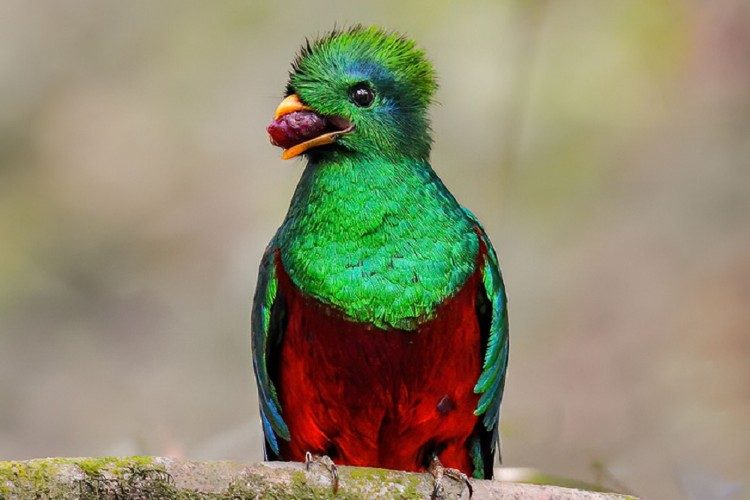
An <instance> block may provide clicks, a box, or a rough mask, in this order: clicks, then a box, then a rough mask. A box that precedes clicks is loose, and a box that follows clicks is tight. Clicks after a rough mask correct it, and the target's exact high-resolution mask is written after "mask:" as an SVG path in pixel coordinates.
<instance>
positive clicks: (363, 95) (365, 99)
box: [349, 83, 375, 108]
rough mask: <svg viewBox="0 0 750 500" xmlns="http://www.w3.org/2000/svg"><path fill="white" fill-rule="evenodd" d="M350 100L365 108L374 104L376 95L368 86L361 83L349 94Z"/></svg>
mask: <svg viewBox="0 0 750 500" xmlns="http://www.w3.org/2000/svg"><path fill="white" fill-rule="evenodd" d="M349 98H350V99H351V100H352V102H353V103H354V104H356V105H357V106H359V107H362V108H365V107H367V106H369V105H370V104H372V101H373V100H374V99H375V93H374V92H373V91H372V89H371V88H370V87H368V86H367V85H366V84H364V83H360V84H357V85H355V86H354V87H353V88H352V90H351V91H350V92H349Z"/></svg>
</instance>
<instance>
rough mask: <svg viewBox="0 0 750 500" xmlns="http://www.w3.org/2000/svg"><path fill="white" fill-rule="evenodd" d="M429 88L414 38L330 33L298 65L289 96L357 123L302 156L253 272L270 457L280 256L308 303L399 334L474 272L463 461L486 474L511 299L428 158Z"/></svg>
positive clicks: (430, 77) (281, 432) (475, 225)
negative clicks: (372, 94)
mask: <svg viewBox="0 0 750 500" xmlns="http://www.w3.org/2000/svg"><path fill="white" fill-rule="evenodd" d="M362 82H365V83H367V84H368V85H371V86H372V88H373V89H374V90H375V91H376V98H375V101H374V103H373V104H372V106H369V107H360V106H357V105H355V104H354V103H353V102H352V101H351V100H350V99H349V98H348V97H347V95H348V94H347V92H348V89H350V88H351V87H352V86H353V85H357V84H360V83H362ZM435 88H436V84H435V75H434V71H433V69H432V66H431V65H430V63H429V62H428V61H427V59H426V58H425V56H424V54H423V53H422V52H421V51H420V50H419V49H417V48H416V47H415V45H414V43H413V42H412V41H410V40H408V39H405V38H403V37H401V36H399V35H395V34H391V33H386V32H383V31H382V30H379V29H376V28H354V29H352V30H349V31H344V32H334V33H332V34H331V35H329V36H326V37H324V38H323V39H321V40H319V41H318V42H316V43H314V44H313V45H312V46H309V45H308V47H306V48H305V49H303V51H302V53H301V55H300V56H299V58H298V59H297V61H296V62H295V63H294V67H293V71H292V73H291V75H290V81H289V85H288V88H287V93H288V94H291V93H296V94H298V95H299V97H300V98H301V100H302V101H303V102H304V103H305V104H306V105H308V106H309V107H310V108H312V109H314V110H315V111H316V112H319V113H321V114H323V115H326V116H337V117H343V118H345V119H346V120H348V121H349V122H350V123H353V124H354V126H355V129H354V131H353V132H351V133H348V134H346V135H343V136H342V137H341V138H340V139H339V140H338V141H337V142H336V144H335V145H333V146H327V147H322V148H317V149H311V150H309V151H307V152H306V155H307V156H308V158H309V163H308V165H307V167H306V168H305V171H304V173H303V175H302V178H301V180H300V183H299V185H298V187H297V190H296V192H295V194H294V197H293V199H292V202H291V206H290V208H289V212H288V214H287V216H286V219H285V220H284V222H283V224H282V226H281V228H280V229H279V231H278V232H277V234H276V236H275V237H274V239H273V240H272V242H271V244H270V245H269V249H268V251H267V253H266V256H265V257H264V261H263V263H262V264H261V274H260V278H259V284H258V290H257V291H256V299H255V307H254V310H253V345H254V350H255V358H254V363H255V370H256V375H257V377H258V382H259V394H260V399H261V415H262V417H263V422H264V431H265V434H266V438H267V441H268V445H269V448H270V452H271V453H272V454H276V455H277V454H278V452H279V447H278V441H277V438H278V437H281V438H282V439H285V440H288V439H289V430H288V429H287V427H286V425H285V423H284V418H283V409H282V408H280V405H279V401H278V398H277V396H276V391H275V389H274V382H273V380H272V376H271V374H270V370H269V367H268V359H269V357H270V352H271V351H272V346H273V345H274V344H275V343H277V342H278V341H279V337H278V335H280V333H279V332H277V331H275V327H274V325H275V323H274V322H275V320H274V318H275V316H274V310H275V309H274V308H276V310H278V309H279V307H278V305H277V304H278V300H276V287H277V277H276V276H275V273H274V271H273V266H274V262H273V261H274V258H275V256H276V255H278V258H279V259H280V262H281V265H282V266H283V268H284V269H285V271H286V272H287V273H288V276H289V278H290V279H291V281H292V282H293V283H294V285H295V286H296V287H297V288H298V289H299V290H301V292H302V293H304V294H305V295H306V296H309V297H312V298H314V299H316V300H318V301H320V302H322V303H324V304H328V305H330V306H331V307H332V308H333V309H334V310H337V311H340V312H341V313H342V314H343V315H344V316H346V317H347V318H349V319H350V320H352V321H355V322H358V323H362V324H367V325H370V326H371V327H372V328H377V329H382V330H396V331H400V332H402V333H401V334H403V335H409V334H410V332H411V331H414V330H415V329H416V328H418V327H419V325H421V324H423V323H424V322H425V321H428V320H430V319H431V318H432V317H433V315H434V313H435V312H436V311H437V310H438V307H439V306H440V305H441V304H443V303H445V302H446V301H447V300H448V299H450V298H451V297H453V296H454V295H455V294H457V293H458V291H459V290H461V288H462V287H463V286H464V285H465V284H466V282H467V280H468V279H469V277H470V276H472V275H473V274H474V273H475V272H477V271H480V273H481V282H482V285H483V286H482V288H483V290H482V291H481V294H480V295H481V296H482V297H483V299H482V300H483V301H485V302H486V307H484V309H485V310H483V311H479V310H478V311H477V314H478V315H483V317H486V321H485V320H484V319H481V320H480V322H482V323H483V324H486V332H485V333H484V334H483V335H485V336H486V337H485V341H486V345H485V346H483V353H484V362H483V365H482V367H481V375H480V376H479V379H478V380H477V381H476V383H475V382H474V381H473V380H472V382H471V383H472V384H474V383H475V386H474V391H475V392H476V393H477V394H480V397H479V402H478V405H477V408H476V409H475V414H476V415H477V416H481V418H482V423H481V426H482V428H483V430H482V432H481V435H479V436H477V438H476V440H475V441H473V442H472V444H471V446H470V447H469V448H470V449H469V453H471V456H472V460H473V463H474V465H475V474H476V475H477V476H482V475H484V474H485V473H488V474H491V461H492V455H493V453H494V448H495V442H496V439H497V420H498V413H499V407H500V401H501V399H502V391H503V386H504V382H505V370H506V365H507V354H508V321H507V308H506V297H505V291H504V287H503V282H502V277H501V275H500V270H499V265H498V262H497V257H496V255H495V252H494V250H493V249H492V246H491V244H490V241H489V239H488V238H487V236H486V234H485V233H484V230H483V229H481V226H480V225H479V222H478V221H477V220H476V218H475V217H474V216H473V215H472V214H471V213H470V212H468V211H467V210H465V209H464V208H463V207H461V206H460V205H459V204H458V203H457V202H456V200H455V198H454V197H453V196H452V195H451V193H450V192H449V191H448V189H447V188H446V187H445V185H444V184H443V183H442V181H440V179H439V178H438V177H437V175H436V174H435V172H434V171H433V170H432V168H431V166H430V164H429V162H428V161H429V152H430V144H431V138H430V133H429V120H428V118H427V108H428V106H429V104H430V102H431V99H432V95H433V93H434V90H435ZM480 257H481V258H480ZM478 266H479V269H478ZM278 321H281V320H278ZM487 460H489V462H490V463H489V465H488V464H487ZM479 464H481V465H482V468H481V469H482V470H478V468H479ZM488 467H489V471H490V472H487V470H488V469H487V468H488Z"/></svg>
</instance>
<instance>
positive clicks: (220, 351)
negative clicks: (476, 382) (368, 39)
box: [0, 0, 750, 498]
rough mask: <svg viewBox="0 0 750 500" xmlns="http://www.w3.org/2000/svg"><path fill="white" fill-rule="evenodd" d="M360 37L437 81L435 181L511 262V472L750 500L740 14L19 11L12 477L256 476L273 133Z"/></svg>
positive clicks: (649, 5)
mask: <svg viewBox="0 0 750 500" xmlns="http://www.w3.org/2000/svg"><path fill="white" fill-rule="evenodd" d="M357 22H361V23H364V24H370V23H377V24H380V25H383V26H386V27H389V28H392V29H395V30H398V31H402V32H404V33H407V34H409V35H410V36H412V37H414V38H415V39H416V40H417V41H418V42H419V43H420V45H421V46H423V47H424V48H425V49H426V50H427V52H428V54H429V55H430V57H431V59H432V60H433V61H434V63H435V65H436V68H437V71H438V73H439V76H440V85H441V87H440V90H439V91H438V97H437V98H438V101H439V103H438V105H437V106H435V108H434V111H433V113H432V117H433V128H434V132H435V134H434V135H435V146H434V149H433V165H434V166H435V169H436V170H437V171H438V173H439V174H440V175H441V176H442V177H443V179H444V180H445V182H446V183H447V185H448V186H449V187H450V188H451V189H452V191H453V192H454V194H455V195H456V196H457V197H458V199H459V200H460V201H461V202H462V203H464V204H465V205H467V206H468V207H470V208H471V209H472V210H473V211H474V212H475V213H477V215H478V216H479V217H480V219H481V220H482V221H483V223H484V224H485V226H486V227H487V229H488V232H489V233H490V235H491V237H492V238H493V241H494V242H495V245H496V247H497V249H498V252H499V254H500V258H501V262H502V264H503V270H504V275H505V279H506V282H507V286H508V292H509V296H510V312H511V339H512V341H511V345H512V348H511V361H510V372H509V378H508V388H507V392H506V398H505V402H504V408H503V420H502V422H503V423H502V429H503V433H502V434H503V457H504V463H505V465H507V466H532V467H536V468H538V469H541V470H543V471H545V472H547V473H550V474H557V475H566V476H569V477H575V478H579V479H582V480H587V481H593V482H603V483H605V484H606V483H607V482H608V481H617V482H618V483H619V484H622V485H625V486H626V487H627V488H628V489H630V490H632V491H634V492H636V493H638V494H641V495H644V496H646V497H649V498H685V497H688V498H714V497H716V498H733V496H736V497H738V496H739V495H741V494H742V493H743V491H744V493H745V494H747V492H748V481H749V480H750V478H749V477H748V472H747V471H748V470H750V454H748V452H747V450H748V449H749V448H750V438H748V436H750V389H749V388H750V364H749V363H748V356H750V335H748V334H749V333H750V307H748V303H749V302H750V251H749V249H750V5H749V4H748V3H747V2H746V1H743V0H712V1H710V2H698V1H690V0H685V1H679V0H618V1H609V2H603V1H600V0H569V1H565V2H555V1H542V0H536V1H531V0H526V1H524V0H507V1H494V2H492V1H484V2H482V1H477V2H443V1H440V2H409V1H406V2H405V1H395V0H394V1H390V0H389V1H384V2H378V3H374V2H372V3H367V4H365V3H359V2H345V1H333V0H331V1H325V2H307V1H284V2H271V1H262V2H261V1H258V2H244V1H239V0H233V1H222V2H200V1H197V0H191V1H176V0H174V1H173V0H169V1H166V0H165V1H160V2H147V1H144V0H138V1H131V2H117V1H114V0H106V1H94V0H76V1H69V2H54V1H49V0H48V1H38V2H28V1H24V0H5V1H3V2H2V5H1V6H0V110H2V112H0V459H23V458H30V457H42V456H50V455H68V456H79V455H105V454H106V455H112V454H155V455H176V456H187V457H193V458H207V459H217V458H227V459H241V460H248V461H250V460H259V459H261V457H262V452H261V433H260V425H259V422H258V413H257V408H256V399H255V385H254V381H253V378H252V369H251V361H250V342H249V334H248V332H249V310H250V298H251V296H252V292H253V289H254V286H255V277H256V269H257V264H258V261H259V259H260V256H261V254H262V252H263V249H264V247H265V245H266V243H267V241H268V240H269V239H270V238H271V236H272V235H273V233H274V231H275V229H276V227H277V226H278V224H279V223H280V221H281V220H282V218H283V215H284V213H285V209H286V207H287V204H288V201H289V198H290V196H291V193H292V190H293V188H294V185H295V183H296V181H297V179H298V177H299V175H300V172H301V164H300V163H299V162H298V161H292V162H282V161H281V160H280V159H279V158H278V155H279V151H278V150H277V149H275V148H273V147H271V146H270V144H268V140H267V137H266V133H265V130H264V128H265V126H266V125H267V123H268V122H269V120H270V118H271V114H272V112H273V110H274V109H275V107H276V104H277V103H278V101H279V99H280V98H281V97H282V95H283V90H284V85H285V83H286V76H287V72H288V69H289V63H290V61H291V60H292V57H293V56H294V54H295V51H296V50H297V48H298V46H299V44H300V43H302V42H303V40H304V38H305V37H306V36H307V37H314V36H316V35H317V34H322V33H324V32H325V31H327V30H329V29H330V28H332V27H333V26H334V25H338V26H346V25H348V24H352V23H357ZM602 471H606V474H602ZM743 482H744V485H743ZM610 486H613V485H612V484H611V483H610ZM743 487H744V488H745V489H744V490H742V488H743Z"/></svg>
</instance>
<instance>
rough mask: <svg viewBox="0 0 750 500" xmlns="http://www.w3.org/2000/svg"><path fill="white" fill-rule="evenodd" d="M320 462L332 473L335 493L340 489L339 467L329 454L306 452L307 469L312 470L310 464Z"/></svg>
mask: <svg viewBox="0 0 750 500" xmlns="http://www.w3.org/2000/svg"><path fill="white" fill-rule="evenodd" d="M314 463H315V464H320V465H322V466H323V467H325V468H326V469H327V470H328V472H330V474H331V485H332V486H333V494H334V495H335V494H336V493H337V492H338V491H339V468H338V467H336V464H335V463H333V460H331V457H329V456H328V455H313V454H312V453H310V452H309V451H308V452H305V470H306V471H308V472H309V471H310V465H312V464H314Z"/></svg>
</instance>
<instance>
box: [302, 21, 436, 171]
mask: <svg viewBox="0 0 750 500" xmlns="http://www.w3.org/2000/svg"><path fill="white" fill-rule="evenodd" d="M436 88H437V83H436V80H435V71H434V69H433V68H432V65H431V64H430V62H429V61H428V60H427V58H426V57H425V54H424V52H423V51H422V50H420V49H419V48H417V46H416V45H415V43H414V42H413V41H411V40H409V39H407V38H405V37H403V36H401V35H398V34H395V33H389V32H386V31H384V30H382V29H379V28H375V27H369V28H364V27H355V28H351V29H349V30H346V31H336V30H334V31H333V32H331V33H329V34H328V35H326V36H324V37H322V38H320V39H318V40H316V41H315V42H314V43H312V44H310V43H308V44H307V45H306V46H305V47H303V49H302V50H301V52H300V54H299V56H298V57H297V59H296V60H295V62H294V63H293V66H292V71H291V73H290V77H289V84H288V86H287V94H288V95H290V94H294V93H296V94H297V95H299V97H300V98H301V100H302V101H303V102H304V103H305V104H306V105H308V106H310V107H311V108H313V109H314V110H315V111H317V112H318V113H321V114H323V115H326V116H339V117H342V118H345V119H346V120H348V121H350V122H351V123H353V124H354V126H355V130H354V131H353V132H351V133H348V134H346V135H344V136H342V137H341V138H340V139H339V140H338V141H337V144H338V145H340V146H342V147H341V148H338V147H337V148H335V149H334V150H335V151H343V152H344V153H345V154H346V153H347V152H348V153H350V154H351V153H353V154H359V155H364V156H369V157H378V156H380V157H388V158H399V157H401V158H403V157H409V158H414V159H422V160H426V159H427V158H428V157H429V153H430V144H431V138H430V129H429V119H428V117H427V108H428V107H429V104H430V102H431V100H432V96H433V94H434V92H435V89H436ZM326 152H330V150H323V151H316V154H318V153H319V154H326ZM311 153H312V151H311Z"/></svg>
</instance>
